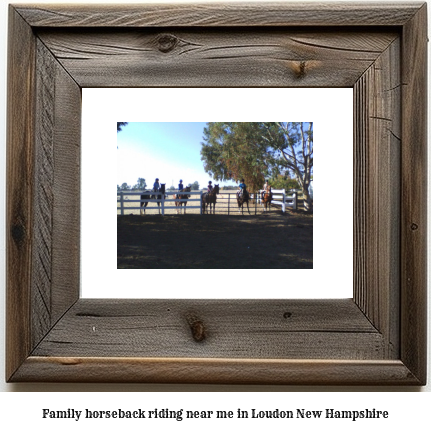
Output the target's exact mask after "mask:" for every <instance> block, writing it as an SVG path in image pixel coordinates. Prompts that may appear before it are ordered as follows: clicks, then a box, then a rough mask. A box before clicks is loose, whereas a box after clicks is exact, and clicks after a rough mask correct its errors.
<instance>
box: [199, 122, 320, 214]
mask: <svg viewBox="0 0 431 431" xmlns="http://www.w3.org/2000/svg"><path fill="white" fill-rule="evenodd" d="M201 144H202V147H201V160H202V161H203V164H204V169H205V172H207V173H209V174H210V175H211V176H212V177H213V178H214V179H215V180H216V181H226V180H234V181H237V182H238V181H240V180H241V179H244V180H245V183H246V184H247V187H248V189H249V190H250V191H251V192H256V191H257V190H260V189H262V187H263V184H264V182H265V180H266V179H268V180H269V183H270V184H271V185H272V186H273V187H274V188H289V187H286V186H284V187H279V185H280V183H284V184H286V183H287V184H289V182H290V184H292V185H297V186H298V187H297V188H299V189H300V190H302V193H303V196H304V206H305V208H306V209H307V210H310V211H311V210H312V199H311V196H310V193H309V186H310V181H311V180H312V175H313V123H312V122H308V123H307V122H291V123H283V122H278V123H269V122H267V123H257V122H254V123H247V122H242V123H234V122H231V123H223V122H216V123H207V125H206V127H205V128H204V130H203V142H202V143H201ZM292 188H296V187H292Z"/></svg>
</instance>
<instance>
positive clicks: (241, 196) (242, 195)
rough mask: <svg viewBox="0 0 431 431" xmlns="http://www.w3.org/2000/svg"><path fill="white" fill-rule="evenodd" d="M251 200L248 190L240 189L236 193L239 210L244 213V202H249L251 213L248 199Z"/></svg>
mask: <svg viewBox="0 0 431 431" xmlns="http://www.w3.org/2000/svg"><path fill="white" fill-rule="evenodd" d="M249 200H250V195H249V193H248V191H247V190H244V191H242V190H241V191H239V192H238V193H237V194H236V201H237V202H238V212H240V213H241V214H244V204H245V203H246V204H247V211H248V213H249V214H250V209H249V207H248V201H249Z"/></svg>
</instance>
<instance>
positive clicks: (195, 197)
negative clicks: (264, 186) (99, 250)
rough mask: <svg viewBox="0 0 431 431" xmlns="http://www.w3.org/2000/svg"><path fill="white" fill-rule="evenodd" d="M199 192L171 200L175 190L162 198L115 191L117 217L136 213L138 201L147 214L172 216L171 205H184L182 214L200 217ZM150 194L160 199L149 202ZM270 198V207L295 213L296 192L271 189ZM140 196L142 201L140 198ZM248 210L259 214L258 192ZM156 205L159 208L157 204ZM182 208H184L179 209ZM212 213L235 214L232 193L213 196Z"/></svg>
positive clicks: (235, 208)
mask: <svg viewBox="0 0 431 431" xmlns="http://www.w3.org/2000/svg"><path fill="white" fill-rule="evenodd" d="M203 193H204V192H202V191H192V192H181V194H188V195H190V198H189V199H179V200H176V199H175V200H174V199H173V197H172V195H175V194H178V192H177V191H173V192H172V191H170V192H165V194H164V195H162V193H160V192H158V193H155V192H152V191H148V190H146V191H118V192H117V214H120V215H124V214H126V213H127V214H133V213H135V214H136V213H138V214H139V213H140V210H141V209H143V208H142V207H141V202H148V203H149V205H148V206H147V207H145V212H147V211H160V213H161V214H162V215H165V214H170V213H171V214H172V213H175V212H176V210H177V209H178V208H179V207H176V206H175V202H187V207H186V211H187V213H189V214H190V213H191V214H202V206H201V200H202V194H203ZM150 195H157V196H160V199H158V200H155V199H150ZM272 195H273V199H272V201H271V204H272V205H274V206H278V207H280V209H281V211H282V212H285V211H286V208H292V209H294V210H296V209H297V208H298V194H297V192H296V190H290V191H288V192H287V193H286V191H285V189H273V190H272ZM141 196H145V198H142V199H141ZM250 198H251V199H250V202H249V211H250V213H251V214H260V213H262V212H263V204H262V190H260V191H259V193H257V194H251V195H250ZM157 203H159V204H160V206H158V205H157ZM183 208H184V207H183ZM243 212H244V214H247V213H248V212H247V208H244V210H243ZM215 213H216V214H227V215H237V214H239V211H238V204H237V200H236V192H232V193H220V194H218V195H217V204H216V208H215Z"/></svg>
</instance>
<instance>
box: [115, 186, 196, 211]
mask: <svg viewBox="0 0 431 431" xmlns="http://www.w3.org/2000/svg"><path fill="white" fill-rule="evenodd" d="M177 194H178V192H165V193H161V192H152V191H147V190H146V191H142V192H129V191H120V192H117V213H118V211H120V214H121V215H124V213H125V211H126V210H127V211H130V210H141V209H142V210H143V209H144V208H143V207H142V206H141V203H142V202H148V203H152V204H155V205H154V206H150V205H147V206H146V207H145V211H153V210H156V211H158V210H160V212H161V213H162V215H164V214H165V210H166V209H167V207H169V209H177V208H179V207H175V206H172V204H174V205H175V202H187V210H193V209H199V212H200V214H202V204H201V202H202V192H201V191H197V192H196V191H194V192H181V193H180V194H182V195H190V198H188V199H173V197H172V198H171V199H169V197H170V196H173V195H177ZM129 196H131V197H132V199H130V198H129ZM135 196H138V197H139V199H134V197H135ZM141 196H148V198H143V199H142V198H141ZM151 196H157V200H156V199H150V197H151ZM194 196H196V198H195V197H194ZM135 202H136V203H139V204H138V205H137V206H133V204H134V203H135ZM190 202H199V204H198V205H193V204H192V205H189V203H190ZM130 203H132V206H131V205H130ZM158 203H159V204H160V206H159V205H157V204H158ZM126 204H127V205H126Z"/></svg>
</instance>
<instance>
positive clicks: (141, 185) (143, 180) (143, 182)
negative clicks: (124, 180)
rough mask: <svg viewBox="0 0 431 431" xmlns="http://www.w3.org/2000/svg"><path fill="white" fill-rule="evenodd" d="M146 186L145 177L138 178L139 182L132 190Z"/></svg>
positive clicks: (143, 188)
mask: <svg viewBox="0 0 431 431" xmlns="http://www.w3.org/2000/svg"><path fill="white" fill-rule="evenodd" d="M146 187H147V183H146V182H145V178H138V182H137V183H136V184H135V185H134V186H133V187H132V190H145V189H146Z"/></svg>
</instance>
